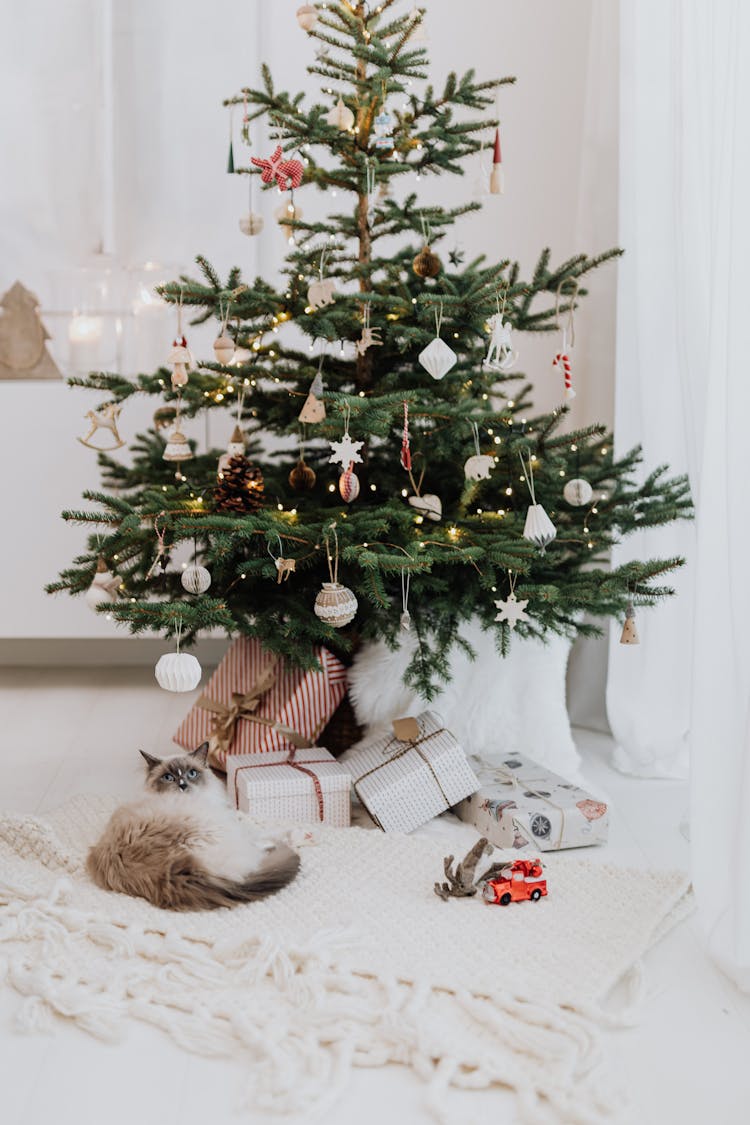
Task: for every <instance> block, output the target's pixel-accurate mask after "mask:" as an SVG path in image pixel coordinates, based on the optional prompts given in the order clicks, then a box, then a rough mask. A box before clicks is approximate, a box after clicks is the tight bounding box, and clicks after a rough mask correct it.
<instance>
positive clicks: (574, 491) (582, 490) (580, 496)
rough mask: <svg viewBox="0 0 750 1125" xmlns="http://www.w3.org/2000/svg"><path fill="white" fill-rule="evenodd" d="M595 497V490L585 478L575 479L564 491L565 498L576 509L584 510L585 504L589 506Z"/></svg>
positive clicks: (569, 482)
mask: <svg viewBox="0 0 750 1125" xmlns="http://www.w3.org/2000/svg"><path fill="white" fill-rule="evenodd" d="M593 495H594V490H593V488H592V487H591V485H590V484H589V482H588V481H587V480H584V479H583V477H574V478H573V480H569V481H568V483H567V484H566V485H565V488H564V489H563V496H564V497H565V499H566V500H567V502H568V503H569V504H572V505H573V507H574V508H582V507H583V506H584V504H588V502H589V500H590V499H591V498H592V496H593Z"/></svg>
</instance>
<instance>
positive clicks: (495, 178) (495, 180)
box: [490, 129, 505, 195]
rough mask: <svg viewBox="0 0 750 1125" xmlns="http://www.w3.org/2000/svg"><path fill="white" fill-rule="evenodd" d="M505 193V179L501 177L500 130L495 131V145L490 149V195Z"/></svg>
mask: <svg viewBox="0 0 750 1125" xmlns="http://www.w3.org/2000/svg"><path fill="white" fill-rule="evenodd" d="M504 192H505V177H504V175H503V157H502V153H501V151H500V130H499V129H495V143H494V145H493V148H492V175H491V176H490V195H502V194H503V193H504Z"/></svg>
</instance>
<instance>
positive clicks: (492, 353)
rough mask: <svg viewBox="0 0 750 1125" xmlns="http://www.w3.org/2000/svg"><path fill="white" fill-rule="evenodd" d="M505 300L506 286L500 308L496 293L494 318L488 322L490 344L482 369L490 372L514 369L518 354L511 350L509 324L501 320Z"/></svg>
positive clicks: (506, 295)
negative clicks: (485, 368)
mask: <svg viewBox="0 0 750 1125" xmlns="http://www.w3.org/2000/svg"><path fill="white" fill-rule="evenodd" d="M507 299H508V288H507V286H506V287H505V289H504V290H503V303H502V307H501V306H500V294H499V293H497V294H496V295H495V300H496V302H497V312H496V313H495V315H494V316H491V317H490V318H489V321H488V324H489V328H490V342H489V347H488V348H487V355H486V356H485V358H484V361H483V363H482V367H487V368H489V369H490V370H491V371H510V370H511V369H512V368H513V367H515V364H516V361H517V359H518V352H517V351H514V350H513V340H512V338H511V325H510V322H508V321H505V320H504V319H503V318H504V316H505V305H506V301H507Z"/></svg>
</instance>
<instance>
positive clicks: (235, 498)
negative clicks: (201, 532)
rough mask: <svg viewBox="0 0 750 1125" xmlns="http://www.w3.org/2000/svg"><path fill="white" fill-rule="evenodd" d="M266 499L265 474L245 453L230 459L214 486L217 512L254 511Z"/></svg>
mask: <svg viewBox="0 0 750 1125" xmlns="http://www.w3.org/2000/svg"><path fill="white" fill-rule="evenodd" d="M263 501H264V493H263V474H262V472H261V471H260V469H259V468H258V467H257V466H256V465H251V464H250V462H249V461H248V459H247V457H246V456H245V455H244V453H240V454H238V455H237V456H235V457H232V458H230V460H229V461H228V462H227V464H226V465H225V467H224V469H223V470H222V473H221V477H220V479H219V482H218V484H217V485H216V487H215V488H214V507H215V508H216V511H217V512H254V511H257V509H258V508H260V507H261V505H262V504H263Z"/></svg>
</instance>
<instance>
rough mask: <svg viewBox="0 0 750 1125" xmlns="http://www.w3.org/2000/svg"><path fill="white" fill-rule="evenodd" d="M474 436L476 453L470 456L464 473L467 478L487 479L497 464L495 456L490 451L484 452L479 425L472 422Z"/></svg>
mask: <svg viewBox="0 0 750 1125" xmlns="http://www.w3.org/2000/svg"><path fill="white" fill-rule="evenodd" d="M469 424H470V426H471V432H472V436H473V438H474V454H473V456H472V457H469V459H468V461H466V463H465V465H464V475H465V476H466V479H467V480H487V479H488V478H489V475H490V473H491V472H492V469H493V468H494V465H495V458H494V457H493V456H491V455H490V454H489V453H482V452H481V450H480V448H479V426H478V424H477V423H476V422H470V423H469Z"/></svg>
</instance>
